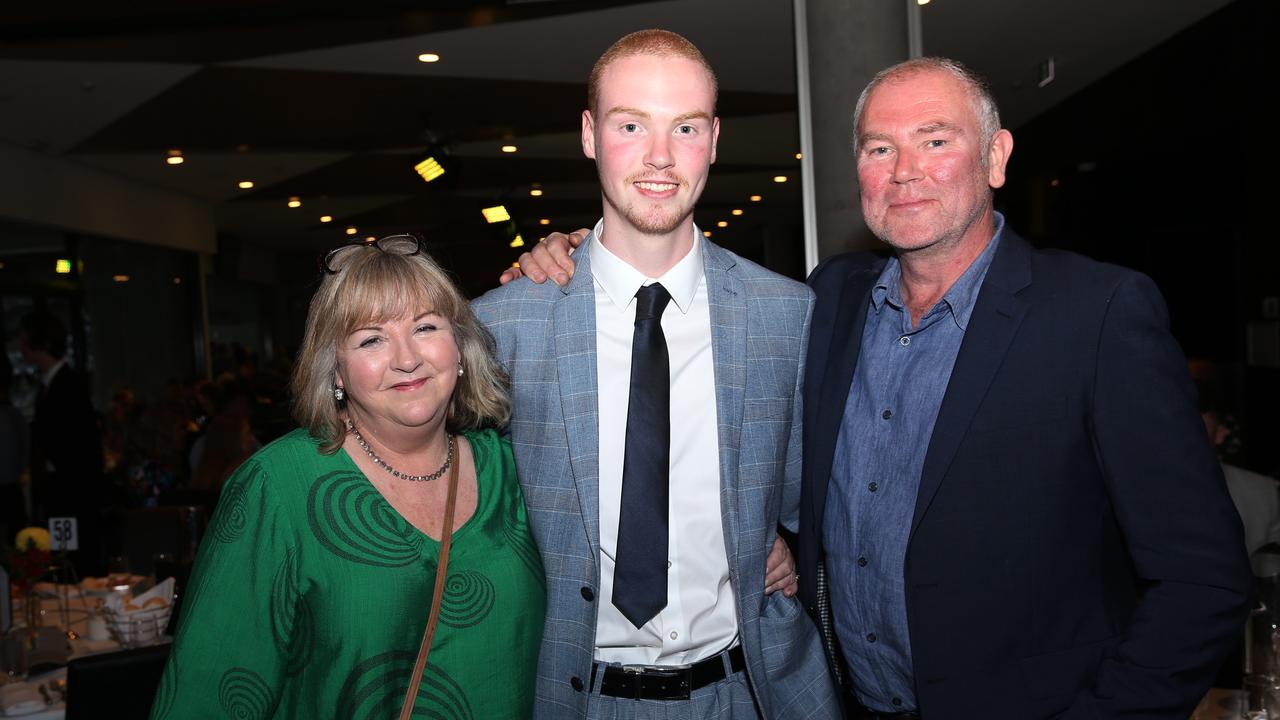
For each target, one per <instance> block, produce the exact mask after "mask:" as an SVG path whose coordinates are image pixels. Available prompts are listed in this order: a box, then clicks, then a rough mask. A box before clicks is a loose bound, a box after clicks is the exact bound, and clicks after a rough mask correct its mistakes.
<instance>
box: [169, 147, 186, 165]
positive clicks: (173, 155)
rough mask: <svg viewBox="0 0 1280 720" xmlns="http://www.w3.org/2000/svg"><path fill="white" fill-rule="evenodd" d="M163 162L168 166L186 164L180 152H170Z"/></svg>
mask: <svg viewBox="0 0 1280 720" xmlns="http://www.w3.org/2000/svg"><path fill="white" fill-rule="evenodd" d="M164 161H165V162H167V163H169V164H170V165H181V164H182V163H184V162H186V158H184V157H182V151H181V150H170V151H169V157H167V158H165V159H164Z"/></svg>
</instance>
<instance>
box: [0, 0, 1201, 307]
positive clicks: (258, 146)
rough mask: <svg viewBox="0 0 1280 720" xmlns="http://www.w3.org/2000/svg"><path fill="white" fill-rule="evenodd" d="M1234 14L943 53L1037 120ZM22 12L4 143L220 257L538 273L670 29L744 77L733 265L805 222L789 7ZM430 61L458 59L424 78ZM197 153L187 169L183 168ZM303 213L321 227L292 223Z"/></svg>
mask: <svg viewBox="0 0 1280 720" xmlns="http://www.w3.org/2000/svg"><path fill="white" fill-rule="evenodd" d="M1221 4H1222V0H1195V1H1194V2H1187V3H1184V7H1182V8H1181V9H1172V10H1171V9H1169V8H1167V7H1166V6H1165V4H1161V3H1158V2H1155V0H1141V1H1139V2H1134V3H1129V4H1127V7H1125V8H1119V9H1117V8H1114V7H1113V5H1114V4H1111V3H1105V2H1102V1H1101V0H1082V1H1081V2H1077V3H1070V4H1068V3H1059V4H1050V5H1053V7H1045V6H1044V5H1043V4H1029V3H1018V2H1015V1H1014V0H984V1H983V2H972V1H966V2H963V3H960V2H954V1H952V0H935V2H933V3H932V4H931V5H929V6H926V7H925V8H924V9H923V13H924V27H925V47H926V51H928V52H932V53H938V54H948V55H952V56H955V57H960V58H961V59H964V60H966V61H968V62H970V64H973V65H974V66H975V67H977V68H978V69H979V70H982V71H984V72H992V71H993V70H994V71H995V72H992V75H993V80H995V81H996V82H995V84H996V90H997V94H998V95H1000V96H1001V101H1002V104H1004V103H1006V102H1007V104H1008V105H1009V107H1010V108H1012V117H1013V118H1014V120H1019V119H1025V118H1027V117H1031V116H1033V115H1034V114H1035V113H1036V112H1039V111H1041V110H1043V108H1044V107H1047V106H1049V105H1051V104H1052V103H1054V102H1057V101H1058V100H1059V99H1060V97H1062V96H1065V95H1064V94H1069V93H1070V92H1071V91H1072V90H1071V88H1072V87H1076V86H1079V85H1080V84H1081V83H1086V82H1089V81H1091V80H1092V79H1094V78H1096V77H1097V76H1098V75H1099V74H1101V73H1105V72H1106V71H1108V70H1109V69H1110V68H1111V67H1114V66H1115V65H1116V64H1119V63H1121V62H1124V61H1125V60H1127V59H1129V58H1131V57H1133V56H1134V55H1136V54H1138V53H1139V52H1141V51H1142V50H1143V49H1145V48H1146V47H1149V46H1150V45H1152V44H1154V43H1156V42H1158V41H1159V40H1161V39H1162V38H1163V37H1166V36H1167V35H1168V34H1170V33H1172V32H1175V31H1176V30H1177V29H1178V28H1180V27H1183V26H1185V25H1186V24H1188V23H1190V22H1193V21H1194V20H1195V19H1197V18H1199V17H1201V16H1202V15H1203V14H1205V13H1207V12H1209V11H1210V10H1212V9H1213V8H1215V7H1217V6H1219V5H1221ZM10 5H11V6H8V7H6V10H5V18H4V21H3V24H2V25H0V142H4V143H8V144H10V145H15V146H19V147H22V148H25V149H27V150H32V151H35V152H38V153H42V154H45V155H49V156H52V157H55V158H58V159H59V160H62V161H66V162H72V163H79V164H83V165H87V166H90V167H93V168H95V169H97V170H101V171H106V172H108V173H110V174H112V175H114V176H119V177H121V178H127V179H128V180H130V181H132V182H139V183H143V184H146V185H150V186H155V187H161V188H165V189H168V190H172V191H177V192H180V193H182V194H184V195H186V196H189V197H192V198H195V199H197V200H199V201H201V202H204V203H207V204H208V205H209V206H210V207H212V208H213V211H214V213H215V217H216V223H217V233H218V238H219V242H220V243H228V244H234V243H250V244H255V245H260V246H265V247H270V248H274V249H276V250H277V251H280V252H282V253H285V254H291V253H315V252H317V251H319V250H320V249H323V248H326V247H330V246H332V245H335V244H337V243H339V242H342V241H344V240H346V239H347V238H348V236H347V234H346V228H348V227H349V226H350V227H355V228H356V229H357V231H356V235H357V236H359V237H363V236H366V235H384V234H390V233H395V232H405V231H418V232H422V233H423V234H424V235H425V236H426V237H427V238H428V240H429V241H430V242H432V243H434V244H435V245H436V246H438V247H439V248H440V249H441V250H443V251H445V252H446V253H447V255H448V256H449V257H450V258H451V261H452V262H453V263H454V265H455V271H456V272H458V274H459V275H460V276H462V277H463V278H464V280H466V281H467V284H469V285H473V286H474V284H475V283H476V282H479V280H476V278H492V277H493V276H495V275H496V273H497V271H498V270H499V269H500V268H501V267H504V266H505V265H506V264H509V263H510V262H511V260H513V259H514V258H515V256H516V255H518V253H519V250H517V249H513V248H511V247H509V241H510V238H511V236H512V235H514V234H515V233H516V232H519V233H521V234H522V236H523V237H524V238H525V239H527V240H530V241H532V240H536V239H537V237H538V236H539V235H540V234H544V233H545V231H546V229H547V228H548V227H549V228H551V229H571V228H576V227H579V226H584V225H588V224H590V223H592V222H594V220H595V218H596V217H597V216H598V215H599V212H600V197H599V191H598V189H597V187H596V185H595V169H594V166H593V165H592V163H591V162H590V161H589V160H587V159H585V158H583V156H582V154H581V150H580V147H579V140H578V134H579V123H580V120H579V116H580V113H581V109H582V107H583V106H584V105H585V99H584V96H585V89H584V86H585V76H586V74H587V72H588V70H589V68H590V65H591V62H592V60H593V59H594V58H595V57H596V56H597V55H598V54H599V52H600V51H601V50H602V49H603V48H604V47H605V46H607V45H608V44H609V43H610V42H612V40H614V39H616V38H617V37H618V36H620V35H621V34H623V33H625V32H627V31H630V30H635V29H639V28H642V27H648V26H663V27H670V28H671V29H673V30H677V31H679V32H682V33H684V34H686V35H687V36H689V37H690V38H691V39H692V40H693V41H694V42H695V43H696V44H698V45H699V46H700V47H701V48H702V49H703V50H704V52H705V53H706V54H707V55H708V58H709V59H710V60H711V62H712V64H713V65H714V66H716V67H717V70H718V72H719V73H720V76H721V77H720V80H721V87H722V93H721V98H720V107H719V112H720V116H721V120H722V135H721V147H720V152H719V161H718V163H717V165H716V168H715V169H714V170H713V174H712V181H711V183H710V184H709V186H708V189H707V192H706V193H705V194H704V196H703V201H702V202H701V203H700V206H699V210H698V215H697V220H698V222H699V224H700V225H702V226H703V227H704V228H710V229H712V230H713V231H714V232H715V233H716V236H717V237H716V239H717V240H718V241H720V242H722V243H724V244H726V245H729V246H730V247H734V245H735V243H746V242H754V241H755V238H757V236H758V235H759V234H760V232H761V228H762V227H765V226H768V225H771V224H773V225H776V224H779V223H783V224H790V225H793V226H796V227H798V226H799V224H800V214H801V211H800V192H799V187H798V185H799V183H798V174H799V173H798V170H799V164H800V161H799V160H797V159H796V156H795V155H796V151H797V150H798V149H799V148H798V144H799V143H798V139H797V137H798V133H797V130H796V122H797V119H796V118H797V115H796V109H795V107H796V94H795V84H794V83H795V81H794V45H793V36H794V31H793V23H792V15H793V7H792V3H791V2H790V1H789V0H762V1H760V2H753V3H749V4H747V3H740V2H736V1H735V0H683V1H668V2H620V1H614V2H602V1H599V0H593V1H585V0H573V1H570V0H540V1H538V0H525V1H518V0H512V1H511V2H508V3H505V4H500V3H482V2H434V3H431V4H430V9H429V10H425V9H423V5H424V4H423V3H421V2H409V1H408V0H400V1H388V0H364V1H363V2H359V3H350V2H343V3H335V2H297V1H295V0H185V1H184V2H179V3H175V2H172V1H171V0H169V1H163V2H162V1H160V0H145V1H142V2H122V3H107V4H103V3H96V2H95V3H88V2H78V3H77V2H72V3H22V4H17V5H15V4H12V3H11V4H10ZM1068 5H1070V7H1066V6H1068ZM1058 6H1062V7H1058ZM1157 11H1158V12H1159V17H1157V18H1155V19H1154V20H1153V19H1152V18H1151V17H1143V16H1142V14H1141V13H1143V12H1148V13H1152V12H1157ZM1100 18H1101V19H1100ZM996 22H999V23H1000V24H999V25H993V24H992V23H996ZM1028 26H1034V27H1036V28H1038V30H1037V32H1038V33H1039V34H1038V35H1036V36H1034V37H1030V36H1028V35H1027V34H1026V33H1025V32H1021V31H1020V28H1025V27H1028ZM993 27H994V28H996V29H995V30H993V29H992V28H993ZM1081 28H1087V29H1085V30H1081ZM422 52H434V53H439V54H440V56H441V60H440V61H439V62H437V63H432V64H424V63H420V62H418V61H417V59H416V58H417V55H418V53H422ZM1047 55H1056V56H1057V57H1058V59H1059V65H1060V67H1062V71H1061V72H1062V76H1063V80H1062V82H1061V84H1060V85H1059V86H1058V87H1057V88H1051V91H1047V92H1044V93H1040V94H1038V95H1032V94H1029V93H1028V90H1027V88H1026V83H1025V82H1024V80H1025V77H1026V76H1028V75H1029V74H1030V73H1032V72H1033V68H1034V67H1035V65H1036V63H1037V59H1038V58H1040V57H1042V56H1047ZM820 71H821V69H820V68H819V69H816V70H815V72H820ZM1054 93H1057V95H1055V94H1054ZM504 144H514V145H516V146H517V147H518V151H517V152H515V153H504V152H502V151H501V149H500V148H501V146H502V145H504ZM428 146H434V149H435V150H436V151H440V150H441V149H443V150H444V151H445V152H447V154H448V156H449V158H450V160H451V162H450V163H449V164H448V169H449V172H448V173H447V174H446V176H445V178H442V179H441V180H440V181H437V182H435V183H432V184H431V185H427V184H425V183H423V182H422V180H421V179H420V178H419V177H418V176H417V174H416V173H415V172H414V170H413V165H414V164H415V163H417V162H418V161H419V160H421V159H422V158H423V157H425V150H426V149H427V148H428ZM173 149H179V150H181V151H182V153H183V155H184V157H185V159H186V162H185V163H184V164H182V165H177V166H171V165H166V164H165V162H164V161H165V157H166V154H167V153H168V152H169V151H170V150H173ZM776 175H785V176H788V177H789V178H791V181H789V182H787V183H784V184H776V183H774V182H773V180H772V179H773V177H774V176H776ZM241 180H252V181H253V182H254V183H255V186H254V187H253V188H252V189H249V190H241V189H239V188H238V186H237V183H238V182H240V181H241ZM535 185H537V186H538V187H540V189H541V190H542V191H543V194H542V195H541V196H540V197H532V196H531V195H530V190H531V189H532V188H533V187H534V186H535ZM756 194H758V195H762V196H763V199H762V200H761V201H760V202H758V203H751V202H750V201H749V200H748V198H749V197H750V196H751V195H756ZM294 197H296V198H299V200H300V202H301V206H300V207H298V208H289V207H287V206H286V202H287V201H288V200H289V199H290V198H294ZM498 202H503V203H505V204H507V205H508V207H509V209H510V210H511V211H512V216H513V220H514V226H511V227H505V228H495V227H491V226H488V225H486V224H485V223H484V221H483V219H482V217H481V215H480V212H479V210H480V208H482V207H485V206H488V205H492V204H496V203H498ZM733 209H740V210H743V211H744V213H743V214H742V215H731V210H733ZM322 215H329V216H332V218H333V220H332V222H330V223H321V222H320V217H321V216H322ZM543 219H546V220H548V221H549V224H548V225H544V224H541V221H542V220H543ZM719 221H725V222H728V227H725V228H718V227H715V225H716V223H717V222H719ZM126 239H127V238H126ZM485 282H487V280H486V281H485Z"/></svg>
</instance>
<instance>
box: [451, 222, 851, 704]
mask: <svg viewBox="0 0 1280 720" xmlns="http://www.w3.org/2000/svg"><path fill="white" fill-rule="evenodd" d="M702 250H703V260H704V263H703V264H704V268H705V270H704V272H705V274H706V279H707V293H708V300H709V304H710V308H711V335H712V338H711V347H712V356H713V359H714V366H715V381H716V411H717V416H718V424H719V444H720V505H721V511H722V512H721V514H722V517H723V522H724V537H725V545H726V548H725V550H726V551H727V553H728V557H729V574H730V580H731V582H732V583H733V587H734V591H735V595H736V597H737V603H738V617H739V632H740V638H741V642H742V645H743V648H744V650H745V652H746V657H747V673H748V677H749V679H750V683H751V687H752V689H753V691H754V692H755V695H756V698H757V702H758V703H759V708H760V711H761V713H762V714H763V716H764V717H767V718H810V717H817V718H822V717H836V716H838V713H839V709H838V708H839V705H838V701H837V700H836V697H835V691H834V689H833V687H832V683H831V680H830V677H829V675H828V673H827V666H826V661H825V659H824V656H823V651H822V646H821V642H820V640H819V638H818V635H817V631H816V630H815V628H814V626H813V624H812V622H811V621H810V620H809V617H808V615H807V614H806V613H805V612H804V610H803V608H802V607H801V606H800V604H799V602H798V601H797V600H796V599H795V598H786V597H783V595H782V593H774V594H773V595H769V596H765V595H764V592H763V591H764V568H765V558H766V556H767V555H768V552H769V549H770V547H771V545H772V543H773V539H774V535H775V532H776V528H777V525H778V523H780V522H781V523H783V524H785V525H787V526H788V527H790V528H791V529H795V523H796V520H797V517H798V506H799V505H798V504H799V495H800V455H801V446H800V432H801V418H802V416H803V414H802V411H801V407H800V403H801V389H802V388H801V379H802V378H803V376H804V358H805V348H806V345H807V342H808V336H809V319H810V315H811V314H812V310H813V293H812V292H810V291H809V290H808V289H807V288H806V287H805V286H804V285H802V284H800V283H797V282H794V281H791V280H787V279H785V278H783V277H781V276H778V275H775V274H774V273H772V272H769V271H768V270H765V269H764V268H761V267H760V266H758V265H756V264H754V263H751V262H749V261H747V260H744V259H742V258H739V257H738V256H736V255H734V254H733V253H731V252H729V251H727V250H724V249H723V248H720V247H717V246H716V245H713V244H712V243H710V242H707V241H705V240H704V241H702ZM588 255H589V253H585V252H584V253H579V254H578V255H577V256H576V258H577V259H578V260H579V264H578V270H577V272H576V273H575V274H574V276H573V278H572V280H570V282H569V285H568V286H567V287H564V288H560V287H557V286H556V285H554V284H553V283H546V284H544V285H535V284H533V283H531V282H529V281H528V280H525V279H522V280H518V281H516V282H513V283H510V284H509V285H506V286H504V287H501V288H498V289H496V290H493V291H491V292H489V293H487V294H486V295H484V296H483V297H481V298H479V299H477V300H476V301H475V302H474V303H473V305H472V307H473V309H474V310H475V312H476V314H477V316H479V318H480V320H481V321H482V322H484V323H485V324H486V325H487V326H488V328H489V330H490V331H491V332H492V333H493V335H494V337H495V338H496V339H497V343H498V355H499V359H500V361H501V362H502V363H503V364H504V366H505V367H506V368H507V370H508V371H509V372H510V373H511V378H512V386H513V393H514V399H515V409H514V413H513V415H512V419H511V426H510V434H511V441H512V445H513V447H514V449H515V456H516V468H517V472H518V473H519V476H520V482H521V485H522V486H523V488H524V497H525V502H526V503H527V505H528V508H529V514H530V518H531V521H532V525H533V532H534V536H535V537H536V538H537V541H538V546H539V548H541V550H542V559H543V566H544V567H545V568H546V573H547V618H546V625H545V627H544V630H543V639H542V651H541V655H540V657H539V659H538V677H537V692H536V695H537V697H536V701H535V707H534V717H537V718H556V719H557V720H558V719H560V718H575V717H584V716H585V714H586V707H587V693H588V691H589V688H588V687H587V683H589V682H590V678H591V665H592V655H593V648H594V644H595V628H596V610H597V605H596V603H597V602H599V600H600V598H599V587H600V560H599V552H600V549H599V538H600V532H599V518H600V513H599V486H598V479H599V457H598V452H599V449H598V448H599V442H598V437H599V436H598V427H599V424H598V405H597V398H596V389H597V380H596V349H595V348H596V346H595V339H596V338H595V325H596V316H595V290H594V287H593V280H592V276H591V263H590V258H589V257H588Z"/></svg>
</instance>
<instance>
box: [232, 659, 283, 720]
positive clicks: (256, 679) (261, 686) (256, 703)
mask: <svg viewBox="0 0 1280 720" xmlns="http://www.w3.org/2000/svg"><path fill="white" fill-rule="evenodd" d="M218 704H219V705H221V706H222V710H223V711H224V712H226V713H227V715H228V716H229V717H232V718H235V720H258V718H265V717H267V712H268V711H269V710H270V709H271V706H272V705H274V704H275V703H274V702H273V700H272V697H271V688H270V687H269V686H268V685H267V683H266V681H264V680H263V679H262V678H261V677H260V676H259V675H258V674H257V673H255V672H254V671H252V670H248V669H245V668H231V669H230V670H228V671H226V672H225V673H223V674H222V682H221V683H220V684H219V685H218Z"/></svg>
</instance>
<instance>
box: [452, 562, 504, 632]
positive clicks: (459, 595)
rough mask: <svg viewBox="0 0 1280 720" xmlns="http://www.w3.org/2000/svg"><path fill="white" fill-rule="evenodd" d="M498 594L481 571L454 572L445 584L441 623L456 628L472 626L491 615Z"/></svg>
mask: <svg viewBox="0 0 1280 720" xmlns="http://www.w3.org/2000/svg"><path fill="white" fill-rule="evenodd" d="M496 594H497V593H495V592H494V589H493V582H492V581H491V580H489V578H487V577H485V576H484V575H482V574H480V573H478V572H475V571H468V572H462V573H453V574H451V575H450V576H449V579H448V580H446V581H445V583H444V598H442V599H441V601H440V622H442V623H444V624H445V625H448V626H450V627H455V628H464V627H471V626H472V625H475V624H477V623H479V622H480V621H481V620H484V619H485V617H487V616H488V615H489V611H490V610H492V609H493V601H494V598H495V596H496Z"/></svg>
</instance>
